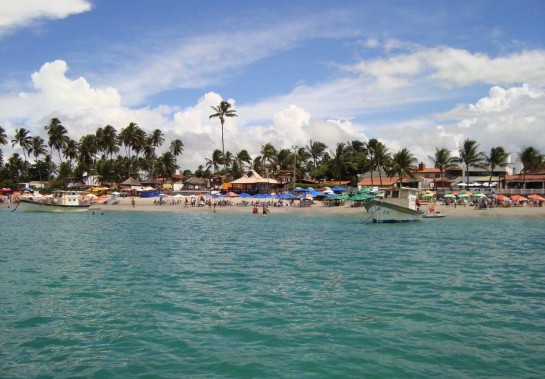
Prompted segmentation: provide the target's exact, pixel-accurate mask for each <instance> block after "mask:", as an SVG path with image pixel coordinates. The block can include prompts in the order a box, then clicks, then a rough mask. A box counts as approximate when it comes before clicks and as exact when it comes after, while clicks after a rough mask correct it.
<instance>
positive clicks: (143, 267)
mask: <svg viewBox="0 0 545 379" xmlns="http://www.w3.org/2000/svg"><path fill="white" fill-rule="evenodd" d="M362 220H363V218H362V217H354V216H320V215H311V216H300V215H280V214H276V215H275V214H274V210H273V214H272V215H270V216H268V217H263V216H261V215H258V216H256V215H251V214H222V213H217V214H209V213H206V212H203V213H202V214H201V213H199V214H183V213H177V214H176V213H130V212H129V213H121V212H120V213H115V212H112V213H106V214H104V215H99V214H97V215H91V214H88V213H84V214H73V215H71V214H64V215H61V214H38V213H23V212H15V213H9V212H7V211H5V210H3V211H1V212H0V221H1V223H0V239H1V250H0V274H1V276H0V377H6V378H32V377H40V378H47V377H51V378H67V377H97V378H112V377H116V378H122V377H129V378H135V377H162V378H180V377H236V378H249V377H258V378H267V377H271V378H277V377H287V378H304V377H313V378H319V377H324V378H327V377H442V378H446V377H453V378H460V377H517V378H523V377H541V376H542V375H543V372H545V255H544V248H543V247H544V246H545V237H544V230H545V220H543V219H531V220H525V219H497V220H496V219H482V218H474V219H465V220H464V219H454V218H445V219H440V220H424V221H423V222H420V223H411V224H406V225H374V224H362Z"/></svg>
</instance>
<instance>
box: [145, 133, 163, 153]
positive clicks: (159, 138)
mask: <svg viewBox="0 0 545 379" xmlns="http://www.w3.org/2000/svg"><path fill="white" fill-rule="evenodd" d="M163 142H165V135H164V134H163V132H162V131H161V130H160V129H155V130H154V131H153V132H151V134H150V135H149V137H148V143H149V144H150V145H151V146H153V149H154V151H156V150H157V148H158V147H159V146H161V145H162V144H163Z"/></svg>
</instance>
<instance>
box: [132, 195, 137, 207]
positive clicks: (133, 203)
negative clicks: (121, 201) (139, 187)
mask: <svg viewBox="0 0 545 379" xmlns="http://www.w3.org/2000/svg"><path fill="white" fill-rule="evenodd" d="M131 204H132V207H133V208H134V206H135V205H136V201H135V200H134V197H133V198H132V199H131Z"/></svg>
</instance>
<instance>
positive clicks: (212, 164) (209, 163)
mask: <svg viewBox="0 0 545 379" xmlns="http://www.w3.org/2000/svg"><path fill="white" fill-rule="evenodd" d="M222 163H223V156H222V152H221V151H219V149H216V150H214V151H213V152H212V158H210V159H206V169H207V170H209V169H210V168H213V169H214V174H215V173H216V172H217V171H218V169H219V165H220V164H222Z"/></svg>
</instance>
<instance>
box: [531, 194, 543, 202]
mask: <svg viewBox="0 0 545 379" xmlns="http://www.w3.org/2000/svg"><path fill="white" fill-rule="evenodd" d="M528 199H532V200H538V201H545V197H543V196H540V195H538V194H537V193H533V194H531V195H529V196H528Z"/></svg>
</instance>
